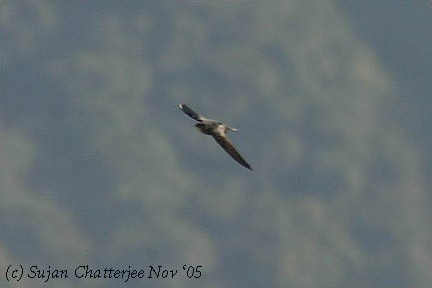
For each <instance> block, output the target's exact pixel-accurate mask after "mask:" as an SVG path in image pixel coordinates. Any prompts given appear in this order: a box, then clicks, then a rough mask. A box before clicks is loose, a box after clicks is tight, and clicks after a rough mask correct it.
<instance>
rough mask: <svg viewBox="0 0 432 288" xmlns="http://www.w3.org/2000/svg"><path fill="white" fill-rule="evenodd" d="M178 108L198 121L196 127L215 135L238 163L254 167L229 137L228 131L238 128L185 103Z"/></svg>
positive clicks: (217, 140) (204, 132)
mask: <svg viewBox="0 0 432 288" xmlns="http://www.w3.org/2000/svg"><path fill="white" fill-rule="evenodd" d="M178 108H179V109H180V110H182V111H183V112H184V113H185V114H186V115H188V116H189V117H191V118H192V119H194V120H196V121H198V123H196V124H195V127H196V128H197V129H198V130H199V131H200V132H201V133H203V134H206V135H210V136H213V138H214V139H215V140H216V142H217V143H218V144H219V145H220V146H221V147H222V148H223V149H224V150H225V151H226V152H227V153H228V154H229V155H230V156H231V157H232V158H233V159H234V160H236V161H237V162H238V163H240V164H241V165H242V166H244V167H246V168H247V169H249V170H253V169H252V167H251V166H250V165H249V164H248V163H247V162H246V160H245V159H244V158H243V157H242V156H241V155H240V153H239V152H237V149H236V148H235V147H234V145H233V144H232V143H231V141H230V140H229V139H228V137H227V132H228V131H233V132H235V131H238V130H237V129H235V128H233V127H230V126H228V125H226V124H223V123H221V122H218V121H215V120H212V119H208V118H205V117H204V116H202V115H200V114H198V113H197V112H195V111H193V110H192V109H191V108H189V107H188V106H187V105H185V104H179V105H178Z"/></svg>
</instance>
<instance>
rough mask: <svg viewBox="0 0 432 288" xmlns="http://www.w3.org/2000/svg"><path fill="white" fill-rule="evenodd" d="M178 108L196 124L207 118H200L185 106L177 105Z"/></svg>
mask: <svg viewBox="0 0 432 288" xmlns="http://www.w3.org/2000/svg"><path fill="white" fill-rule="evenodd" d="M178 108H179V109H181V110H182V111H183V112H184V113H185V114H186V115H188V116H189V117H191V118H193V119H195V120H196V121H198V122H202V121H203V120H207V118H205V117H203V116H201V115H200V114H198V113H196V112H195V111H193V110H192V109H191V108H189V107H188V106H187V105H185V104H179V105H178Z"/></svg>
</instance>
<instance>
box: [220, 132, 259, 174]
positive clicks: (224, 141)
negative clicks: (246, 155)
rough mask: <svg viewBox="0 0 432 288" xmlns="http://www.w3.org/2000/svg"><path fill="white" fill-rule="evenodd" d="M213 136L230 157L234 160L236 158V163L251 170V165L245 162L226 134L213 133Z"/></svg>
mask: <svg viewBox="0 0 432 288" xmlns="http://www.w3.org/2000/svg"><path fill="white" fill-rule="evenodd" d="M213 138H214V139H215V140H216V142H217V143H219V145H220V146H222V148H223V149H224V150H225V151H226V152H227V153H228V154H229V155H230V156H231V157H232V158H234V160H236V161H237V162H238V163H240V164H241V165H243V166H244V167H246V168H247V169H249V170H253V169H252V167H251V166H250V165H249V164H248V163H247V162H246V160H244V159H243V157H242V156H241V155H240V153H238V152H237V150H236V148H235V147H234V145H233V144H232V143H231V141H230V140H229V139H228V138H227V137H226V136H220V135H213Z"/></svg>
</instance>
